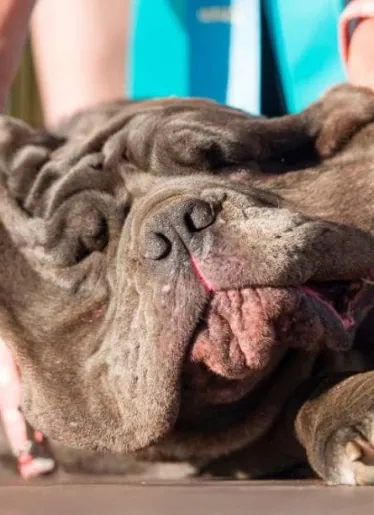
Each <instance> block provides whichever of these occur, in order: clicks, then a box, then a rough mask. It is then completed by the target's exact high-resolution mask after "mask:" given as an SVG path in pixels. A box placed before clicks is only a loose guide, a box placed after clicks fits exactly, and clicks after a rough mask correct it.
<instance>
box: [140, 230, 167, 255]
mask: <svg viewBox="0 0 374 515" xmlns="http://www.w3.org/2000/svg"><path fill="white" fill-rule="evenodd" d="M171 247H172V245H171V242H170V241H169V240H168V239H167V238H166V236H164V235H163V234H161V233H158V232H156V233H153V235H152V237H150V238H149V239H148V242H147V250H146V251H145V252H144V257H145V258H147V259H152V260H153V261H157V260H158V259H164V258H165V257H166V256H167V255H168V254H170V252H171Z"/></svg>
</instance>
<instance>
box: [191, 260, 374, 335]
mask: <svg viewBox="0 0 374 515" xmlns="http://www.w3.org/2000/svg"><path fill="white" fill-rule="evenodd" d="M190 261H191V265H192V269H193V271H194V273H195V275H196V277H197V278H198V279H199V281H200V283H201V285H202V286H203V288H204V289H205V291H206V292H207V293H210V294H212V293H215V292H219V291H220V290H218V289H217V288H216V287H215V286H214V285H213V283H211V282H210V281H209V280H208V279H207V278H206V277H205V275H204V274H203V272H202V270H201V268H200V266H199V263H198V261H197V259H196V258H195V256H194V255H192V254H191V255H190ZM365 282H370V283H371V284H372V281H368V280H367V281H365V280H362V281H361V286H364V284H365ZM328 283H329V281H326V283H325V284H328ZM349 283H352V284H353V283H357V281H353V280H352V281H349ZM244 287H245V285H243V288H244ZM252 287H256V288H261V285H256V286H252ZM262 287H263V285H262ZM284 287H286V288H289V287H296V286H294V285H289V286H287V285H285V286H284ZM277 288H279V286H278V287H277ZM298 288H300V289H301V290H302V291H303V293H304V294H305V295H308V296H309V297H313V298H314V299H316V300H318V301H319V302H321V303H323V304H324V306H326V307H327V308H328V309H329V310H330V311H331V313H332V314H333V315H334V316H335V317H336V318H337V319H338V320H340V322H341V323H342V325H343V327H344V328H345V329H346V330H349V329H351V328H352V327H353V326H354V325H355V320H354V319H353V317H352V316H350V315H349V314H348V313H340V312H339V311H338V310H337V309H336V308H335V307H334V305H333V303H332V301H331V300H330V299H328V298H327V297H326V296H325V295H323V294H322V293H321V292H320V291H318V289H317V288H316V287H315V284H312V283H311V282H310V281H307V282H306V283H304V284H301V285H300V286H298Z"/></svg>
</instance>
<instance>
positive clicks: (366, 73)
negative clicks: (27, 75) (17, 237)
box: [0, 0, 374, 126]
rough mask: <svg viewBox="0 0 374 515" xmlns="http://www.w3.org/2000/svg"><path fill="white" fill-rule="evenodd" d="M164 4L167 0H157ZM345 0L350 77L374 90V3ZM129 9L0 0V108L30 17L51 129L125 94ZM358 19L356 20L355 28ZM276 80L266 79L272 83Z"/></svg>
mask: <svg viewBox="0 0 374 515" xmlns="http://www.w3.org/2000/svg"><path fill="white" fill-rule="evenodd" d="M168 1H169V2H172V1H173V0H168ZM331 1H333V0H331ZM192 3H193V4H196V2H195V1H194V2H192ZM216 3H217V4H222V2H219V1H217V2H216ZM223 3H227V2H223ZM252 3H253V1H252V0H251V2H248V1H247V0H245V1H244V2H243V4H248V5H249V4H252ZM266 3H268V2H264V4H266ZM278 3H279V4H281V3H282V2H278ZM314 3H315V2H314ZM133 4H136V2H133ZM138 4H142V5H143V4H144V5H145V4H146V2H144V1H143V2H138ZM162 4H165V1H164V2H157V5H162ZM288 4H290V2H288ZM325 4H326V5H327V4H329V2H328V1H327V2H325ZM343 4H347V5H346V7H345V9H344V11H343V13H342V15H341V18H340V30H339V34H340V39H341V42H340V47H341V53H342V58H343V63H344V66H345V68H346V72H347V77H348V80H349V81H350V82H352V83H353V84H357V85H364V86H368V87H371V88H374V0H352V1H350V2H344V1H343V0H342V5H343ZM152 5H156V4H155V3H154V2H153V4H152ZM283 5H287V2H284V1H283ZM292 5H293V3H292ZM130 14H131V13H130V0H107V1H106V2H103V1H102V0H64V1H58V0H38V2H37V1H36V0H1V2H0V109H1V108H4V106H5V104H6V99H7V95H8V93H9V89H10V86H11V84H12V80H13V78H14V76H15V73H16V70H17V67H18V64H19V61H20V57H21V54H22V49H23V46H24V44H25V41H26V38H27V34H28V26H29V22H30V20H31V27H32V30H31V32H32V44H33V51H34V55H35V64H36V71H37V76H38V85H39V90H40V94H41V100H42V106H43V111H44V116H45V122H46V125H47V126H54V125H56V124H57V123H58V121H60V120H61V119H62V118H64V117H65V116H68V115H70V114H72V113H73V112H74V111H76V110H78V109H82V108H85V107H89V106H92V105H94V104H97V103H100V102H103V101H106V100H112V99H117V98H120V97H122V96H123V95H124V91H125V89H124V88H125V86H124V85H125V84H128V83H129V80H127V77H126V74H127V68H128V66H126V57H128V56H127V53H126V44H127V41H128V39H129V31H128V29H129V23H128V20H129V19H130V18H131V16H130ZM352 21H356V26H355V28H354V30H353V31H352V30H351V25H352V24H351V22H352ZM331 37H334V36H333V35H331ZM149 47H152V44H151V43H149ZM243 70H244V67H243ZM271 82H272V81H271V80H268V85H269V84H271ZM127 89H128V88H127ZM171 93H173V92H171ZM130 96H131V93H130ZM268 96H271V95H268ZM265 114H267V113H265Z"/></svg>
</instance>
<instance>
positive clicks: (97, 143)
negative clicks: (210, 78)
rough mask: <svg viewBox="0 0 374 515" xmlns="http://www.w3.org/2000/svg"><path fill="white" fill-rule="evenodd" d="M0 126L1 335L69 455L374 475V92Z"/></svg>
mask: <svg viewBox="0 0 374 515" xmlns="http://www.w3.org/2000/svg"><path fill="white" fill-rule="evenodd" d="M0 124H1V126H0V164H1V184H0V336H1V337H2V338H3V339H4V340H5V341H6V342H7V344H8V345H9V347H10V348H11V350H12V352H13V353H14V356H15V358H16V360H17V363H18V366H19V370H20V374H21V379H22V389H23V404H22V409H23V412H24V414H25V416H26V417H27V419H28V421H29V422H30V424H32V426H33V427H35V428H38V429H39V430H41V431H43V432H44V433H45V434H46V435H47V436H48V437H49V439H50V442H51V446H52V447H53V450H54V452H55V454H56V456H57V459H58V461H59V464H60V466H61V467H62V468H65V469H66V470H73V471H74V470H78V469H80V470H86V471H88V470H92V471H96V472H98V471H99V472H108V473H113V472H115V473H123V474H127V476H126V477H129V476H131V477H134V476H137V475H138V476H139V477H140V476H143V477H150V476H152V475H153V476H157V477H160V475H162V474H164V476H166V477H176V476H178V475H179V476H183V475H194V476H209V477H227V478H235V477H247V478H256V477H266V476H274V475H275V474H278V473H280V472H281V471H283V470H286V469H287V470H291V469H292V467H295V466H301V465H303V464H309V465H310V466H311V468H312V469H313V470H314V472H315V473H317V474H318V475H320V476H321V477H322V478H324V479H325V480H327V481H328V482H329V483H333V484H337V483H338V484H339V483H345V484H371V483H374V458H373V457H374V449H373V447H372V445H374V352H373V350H372V348H371V345H374V341H372V339H373V337H372V334H373V333H372V331H373V325H374V311H373V310H372V307H373V305H374V237H373V230H374V215H373V213H374V164H373V163H374V145H373V138H374V95H373V94H372V93H370V92H369V91H367V90H365V89H358V88H353V87H350V86H345V85H343V86H339V87H336V88H334V89H332V90H331V91H329V92H328V93H327V94H326V95H325V96H324V97H323V98H322V99H321V100H320V101H318V102H317V103H315V104H314V105H312V106H310V107H309V108H308V109H306V110H305V111H304V112H302V113H301V114H298V115H292V116H284V117H281V118H276V119H269V120H266V119H263V118H257V117H251V116H248V115H246V114H245V113H243V112H240V111H238V110H234V109H230V108H227V107H224V106H219V105H217V104H215V103H213V102H208V101H204V100H179V99H167V100H154V101H144V102H135V103H130V102H128V103H126V102H119V103H116V104H112V105H107V106H102V107H100V108H97V109H94V110H90V111H87V112H85V113H81V114H79V115H77V116H75V117H74V118H72V119H71V120H69V121H68V122H67V123H66V124H65V125H64V126H63V127H61V128H60V130H59V132H58V133H57V132H56V134H49V133H44V132H40V131H37V130H33V129H31V128H30V127H28V126H26V125H25V124H24V123H22V122H20V121H17V120H15V119H11V118H7V117H2V118H0ZM165 471H166V472H165ZM168 474H169V476H168Z"/></svg>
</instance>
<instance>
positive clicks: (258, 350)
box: [191, 288, 294, 379]
mask: <svg viewBox="0 0 374 515" xmlns="http://www.w3.org/2000/svg"><path fill="white" fill-rule="evenodd" d="M266 290H267V289H266V288H262V289H259V290H257V289H253V288H247V289H243V290H240V291H234V290H233V291H225V292H216V293H215V294H214V298H213V301H212V304H211V307H210V310H209V313H208V317H207V320H206V326H205V327H204V329H203V330H202V331H201V332H200V333H199V335H198V337H197V339H196V341H195V344H194V346H193V348H192V355H191V360H192V361H193V362H202V363H204V365H206V366H207V367H208V368H209V369H210V370H212V371H213V372H215V373H216V374H218V375H221V376H223V377H226V378H228V379H241V378H244V377H245V376H246V375H248V374H249V373H250V371H251V370H260V369H263V368H265V367H266V365H267V364H268V363H269V359H270V355H271V352H272V351H274V344H275V339H276V338H275V334H274V326H273V324H272V322H273V321H274V320H275V319H277V318H278V317H279V316H280V313H281V311H282V309H283V310H284V308H285V306H284V302H282V301H284V299H282V298H277V297H278V296H280V297H282V293H281V291H277V290H272V291H271V295H270V296H269V295H267V291H266ZM293 308H294V306H293ZM287 311H288V310H287Z"/></svg>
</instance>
